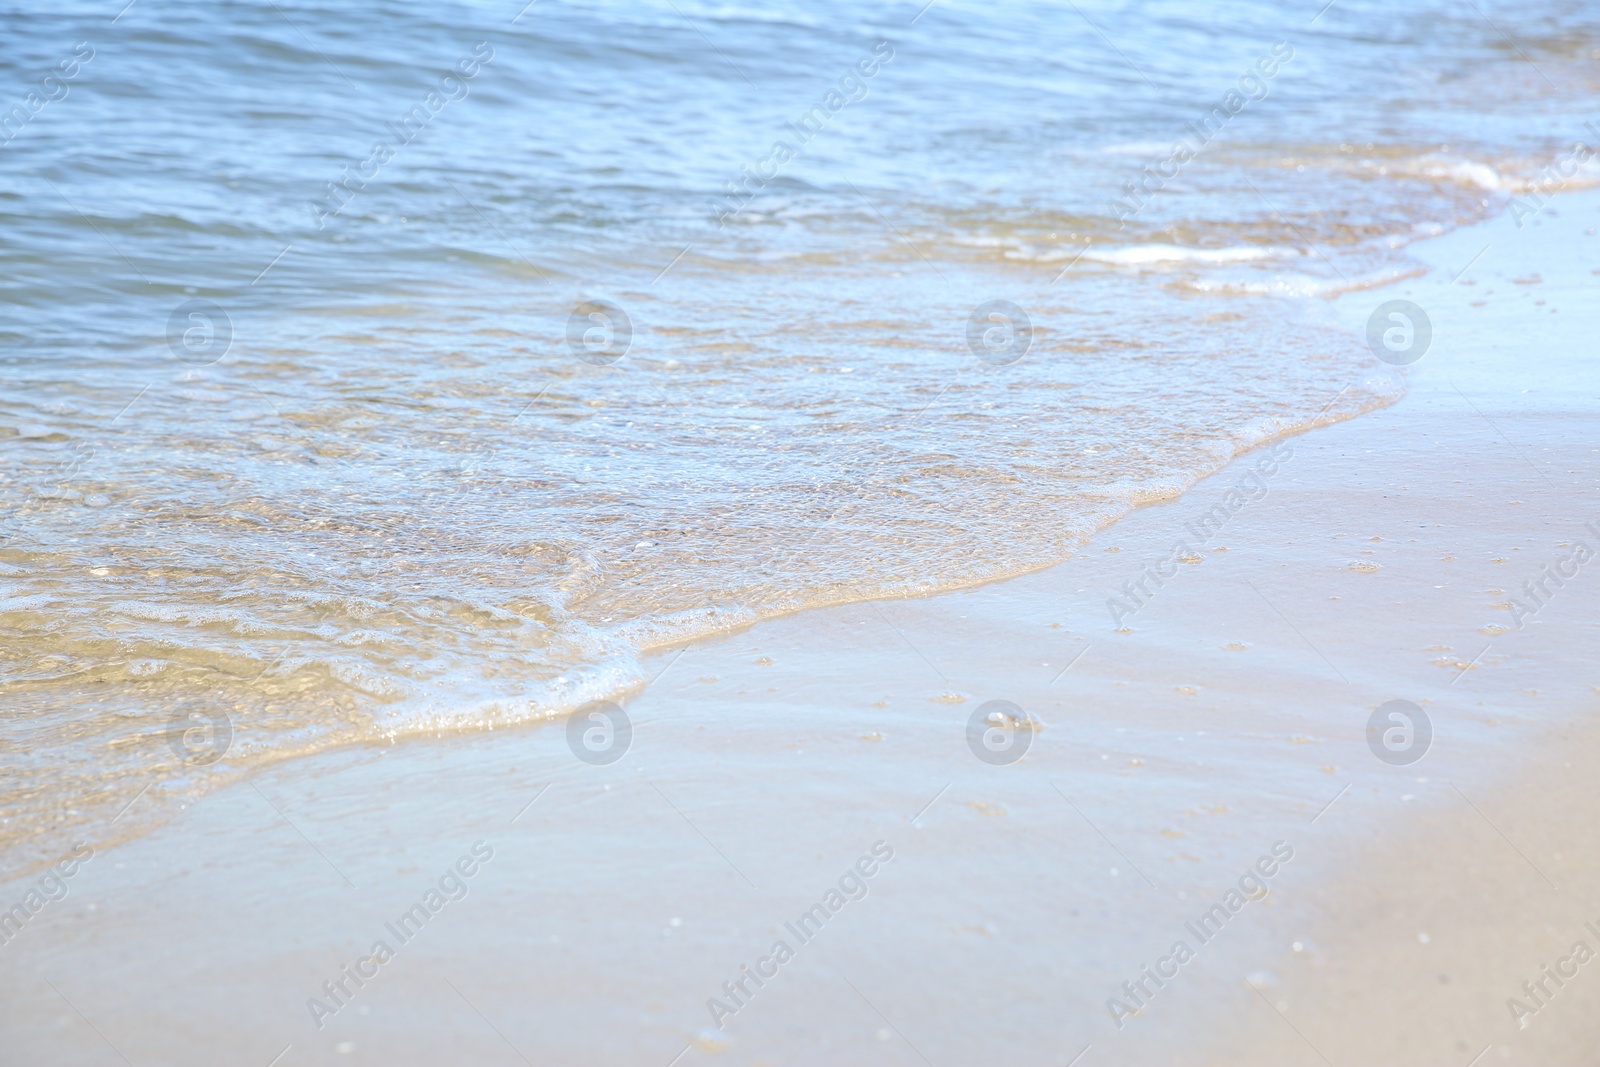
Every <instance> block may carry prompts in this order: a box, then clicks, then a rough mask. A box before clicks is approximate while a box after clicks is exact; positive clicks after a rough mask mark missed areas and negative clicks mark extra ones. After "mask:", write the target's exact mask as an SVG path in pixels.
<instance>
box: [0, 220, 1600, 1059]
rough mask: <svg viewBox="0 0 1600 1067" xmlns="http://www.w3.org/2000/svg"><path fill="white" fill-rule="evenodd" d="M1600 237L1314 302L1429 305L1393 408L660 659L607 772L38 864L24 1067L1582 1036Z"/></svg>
mask: <svg viewBox="0 0 1600 1067" xmlns="http://www.w3.org/2000/svg"><path fill="white" fill-rule="evenodd" d="M1597 223H1600V196H1596V195H1593V194H1576V193H1575V194H1570V195H1567V196H1563V197H1560V198H1558V199H1557V201H1556V202H1555V204H1554V205H1552V207H1551V208H1550V209H1548V210H1546V211H1545V212H1544V213H1542V214H1541V215H1540V216H1538V217H1537V218H1536V219H1534V220H1531V221H1529V222H1528V223H1527V224H1526V225H1525V226H1524V227H1522V228H1520V229H1519V228H1517V227H1516V226H1514V225H1513V224H1512V222H1511V220H1509V219H1501V220H1498V221H1496V222H1494V223H1491V224H1488V225H1486V226H1481V227H1477V228H1475V229H1471V230H1464V231H1461V232H1458V233H1456V234H1453V235H1451V236H1449V237H1446V238H1443V239H1440V240H1437V241H1434V242H1431V243H1430V244H1428V245H1426V246H1423V247H1421V248H1420V249H1418V252H1419V254H1420V255H1422V256H1423V257H1424V258H1425V259H1426V260H1427V261H1428V262H1429V263H1430V264H1431V265H1432V267H1433V268H1434V269H1433V270H1432V272H1431V273H1430V274H1429V275H1428V276H1427V277H1425V278H1421V279H1416V280H1413V281H1410V282H1406V283H1403V284H1401V285H1398V286H1394V287H1391V288H1389V289H1384V290H1378V291H1375V292H1357V293H1353V294H1350V295H1347V296H1345V297H1343V298H1341V299H1340V300H1339V301H1338V302H1336V303H1335V304H1333V305H1330V308H1329V314H1330V316H1332V317H1334V318H1335V319H1337V320H1338V321H1341V322H1343V323H1344V324H1345V325H1346V326H1347V327H1348V328H1349V330H1350V331H1351V334H1352V336H1356V335H1359V334H1362V333H1364V331H1365V325H1366V319H1367V317H1368V315H1369V314H1370V313H1371V311H1372V310H1373V309H1374V308H1375V307H1377V306H1378V305H1379V304H1380V303H1382V302H1384V301H1387V300H1390V299H1408V300H1412V301H1414V302H1416V303H1417V304H1419V305H1421V306H1423V307H1424V308H1425V309H1426V311H1427V313H1428V315H1429V317H1430V318H1431V321H1432V324H1433V330H1434V338H1433V342H1432V347H1431V349H1430V351H1429V352H1428V354H1427V355H1426V356H1425V357H1424V358H1423V359H1422V360H1421V361H1420V362H1418V363H1416V364H1415V365H1413V366H1411V367H1410V368H1409V369H1408V371H1407V372H1406V373H1407V375H1408V378H1409V387H1410V392H1409V393H1408V395H1407V396H1406V398H1405V399H1404V400H1402V401H1401V402H1400V403H1399V404H1397V405H1396V406H1394V407H1392V408H1389V409H1386V410H1383V411H1380V412H1377V413H1374V414H1370V415H1367V416H1364V417H1361V418H1359V419H1357V420H1354V421H1352V422H1349V423H1344V424H1340V425H1336V426H1331V427H1327V428H1323V429H1319V430H1316V431H1314V432H1311V433H1308V434H1305V435H1303V436H1299V437H1296V438H1292V439H1288V440H1285V441H1280V442H1278V443H1277V444H1276V445H1275V446H1269V447H1268V448H1264V449H1262V450H1258V451H1257V452H1254V453H1251V454H1249V455H1246V456H1244V457H1241V458H1240V459H1239V460H1238V461H1237V462H1236V463H1234V464H1233V465H1232V466H1231V467H1230V468H1228V469H1227V470H1225V471H1223V472H1222V473H1220V474H1218V475H1217V476H1215V477H1213V478H1211V479H1209V480H1207V481H1206V482H1205V483H1203V484H1202V485H1200V486H1199V487H1198V488H1196V489H1195V490H1194V491H1193V492H1190V493H1188V494H1186V495H1184V496H1183V497H1182V498H1180V499H1178V500H1176V501H1174V502H1172V503H1169V504H1164V505H1161V506H1157V507H1150V508H1146V509H1144V510H1141V511H1139V512H1137V513H1135V514H1134V515H1133V516H1131V517H1129V518H1128V519H1126V520H1124V521H1123V522H1121V523H1118V524H1117V525H1115V526H1114V527H1112V528H1110V529H1109V530H1106V531H1104V532H1103V533H1102V534H1101V535H1099V536H1097V537H1096V538H1095V539H1094V540H1093V541H1091V542H1090V543H1089V544H1088V545H1087V546H1086V547H1085V549H1084V550H1083V552H1082V553H1081V554H1080V555H1079V556H1078V557H1077V558H1075V559H1073V560H1072V561H1070V562H1069V563H1066V564H1063V565H1061V566H1058V567H1055V568H1053V569H1051V570H1048V571H1045V572H1042V573H1039V574H1035V575H1031V576H1028V577H1024V578H1020V579H1015V580H1012V581H1008V582H1004V583H998V584H995V585H990V586H986V587H983V588H979V589H975V590H971V591H967V592H962V593H957V594H949V595H944V596H939V597H934V598H930V599H924V600H908V601H895V602H882V603H873V604H858V605H853V606H848V607H841V608H830V609H826V610H819V611H813V612H808V613H803V614H800V615H796V616H793V617H789V618H784V619H779V620H776V621H772V622H766V623H762V624H760V625H758V626H755V627H753V628H750V629H748V630H745V631H742V632H738V633H732V634H728V635H726V636H723V637H720V638H716V639H712V640H706V641H701V642H698V643H696V644H693V645H690V646H688V647H684V648H677V647H675V648H672V649H668V650H664V651H663V652H661V653H660V654H659V655H658V656H657V657H656V659H655V662H654V671H655V672H656V676H655V680H654V681H653V682H652V684H650V685H649V686H648V687H647V688H646V689H644V690H643V691H642V692H640V693H638V694H636V695H635V696H633V697H632V698H631V699H630V700H628V701H626V702H625V711H626V714H627V716H628V717H629V720H630V722H631V730H632V734H631V740H630V743H629V748H628V751H627V753H626V755H624V756H623V757H622V758H620V759H619V760H617V761H615V762H611V763H599V764H594V763H586V762H582V761H580V760H578V759H576V758H574V750H573V749H571V748H569V744H568V737H569V735H568V731H567V729H566V727H565V726H564V725H563V724H560V723H555V724H550V725H548V726H544V727H532V728H524V729H516V730H511V731H500V732H496V733H492V734H486V735H481V736H477V737H469V738H454V739H445V740H440V741H436V742H411V743H406V744H401V745H396V746H393V747H389V748H351V749H345V750H342V751H338V752H334V753H330V754H326V755H323V756H319V757H316V758H313V759H308V760H304V761H300V762H295V763H290V764H286V765H283V766H279V767H276V768H273V769H269V770H267V771H264V772H262V773H260V774H258V775H256V776H255V777H254V778H252V779H250V780H249V781H247V782H245V783H243V784H240V785H237V786H235V787H231V788H229V789H226V790H223V791H220V792H218V793H217V794H215V795H212V796H209V797H207V798H205V799H203V800H201V801H199V802H197V803H195V804H194V805H193V806H192V807H190V808H189V809H188V810H186V811H184V812H182V813H181V814H180V815H179V816H177V817H175V818H174V819H173V820H172V821H171V822H170V823H169V824H168V825H166V826H165V827H164V828H162V829H161V830H159V831H157V832H156V833H154V834H152V835H150V836H148V837H145V838H143V839H140V840H136V841H133V842H130V843H126V844H121V845H118V846H116V847H106V848H101V849H99V850H97V851H96V852H95V853H94V855H93V856H92V858H90V859H89V860H88V861H87V862H80V863H79V864H78V865H77V866H76V867H75V868H74V871H73V874H72V876H71V877H70V878H67V877H62V878H61V879H60V880H59V886H61V887H63V888H62V889H57V888H56V886H57V884H58V883H55V882H52V883H50V884H49V885H42V884H41V881H40V880H41V876H38V875H35V876H33V877H32V878H30V879H27V880H25V881H22V882H17V883H14V884H9V885H7V886H6V887H4V889H5V893H6V897H5V900H7V901H10V900H13V899H15V900H23V899H24V898H25V894H27V893H28V892H30V891H32V890H37V891H38V892H40V893H41V894H42V896H41V898H38V899H43V897H48V896H54V895H59V893H60V892H63V891H64V892H65V893H66V895H65V897H64V898H63V899H59V900H55V901H49V902H46V903H43V905H42V907H40V909H39V910H38V911H37V913H36V914H31V915H30V916H29V917H28V919H27V922H26V924H25V925H24V926H23V927H22V928H21V929H20V930H19V931H17V932H16V933H15V934H14V935H13V936H11V937H10V939H9V941H8V943H6V944H4V945H3V946H0V958H3V961H4V968H3V971H0V973H3V978H0V990H3V993H4V997H3V999H0V1005H3V1006H0V1018H3V1025H4V1029H5V1032H6V1034H7V1039H6V1043H7V1045H8V1055H7V1062H15V1063H23V1064H55V1063H67V1062H71V1063H100V1062H105V1063H112V1062H119V1060H118V1057H119V1056H121V1057H122V1058H123V1059H126V1060H127V1061H128V1062H132V1063H157V1062H159V1063H173V1064H191V1063H192V1064H214V1063H224V1062H228V1063H247V1064H248V1063H256V1064H267V1063H269V1062H272V1063H278V1064H283V1065H285V1067H289V1065H294V1064H315V1063H330V1064H332V1063H371V1064H413V1063H415V1064H422V1063H484V1064H490V1063H508V1064H509V1063H517V1062H530V1063H533V1062H536V1063H541V1064H542V1063H572V1064H646V1065H649V1064H658V1065H661V1067H667V1065H669V1064H678V1065H683V1067H688V1065H692V1064H699V1063H714V1062H720V1063H727V1064H829V1065H834V1064H856V1063H860V1064H868V1063H870V1064H893V1063H905V1064H913V1063H927V1064H934V1065H938V1067H944V1065H946V1064H950V1065H954V1064H963V1063H1005V1064H1035V1063H1036V1064H1056V1065H1061V1064H1068V1063H1073V1064H1077V1065H1079V1067H1094V1065H1096V1064H1146V1063H1148V1064H1196V1065H1198V1064H1263V1065H1265V1064H1273V1065H1282V1064H1302V1063H1303V1064H1319V1063H1330V1064H1336V1065H1345V1064H1374V1063H1389V1064H1408V1065H1412V1064H1416V1065H1421V1064H1440V1065H1453V1067H1465V1065H1467V1064H1469V1063H1476V1064H1485V1063H1524V1064H1541V1065H1552V1064H1567V1063H1571V1064H1579V1063H1590V1062H1592V1061H1593V1058H1594V1055H1595V1051H1596V1046H1597V1043H1600V1010H1597V1009H1600V964H1595V963H1592V962H1591V961H1590V960H1589V959H1588V957H1587V956H1585V955H1584V953H1583V952H1579V951H1577V950H1576V949H1575V946H1576V945H1577V944H1579V943H1583V944H1585V945H1586V946H1587V948H1588V949H1589V950H1592V951H1600V934H1597V933H1596V932H1595V930H1596V929H1600V895H1597V894H1595V892H1594V888H1595V886H1596V885H1597V880H1600V853H1597V851H1596V849H1595V848H1594V845H1595V836H1596V835H1595V831H1594V830H1593V827H1594V825H1595V822H1596V815H1597V814H1600V799H1597V798H1596V795H1595V792H1594V790H1593V788H1592V781H1593V775H1592V770H1591V768H1592V767H1593V766H1594V765H1595V760H1596V759H1597V757H1600V728H1597V725H1600V724H1597V723H1596V722H1595V719H1596V711H1597V710H1600V697H1597V695H1596V694H1597V686H1600V677H1597V668H1596V663H1597V660H1596V659H1595V657H1594V655H1593V649H1594V647H1595V638H1596V636H1597V627H1600V621H1597V620H1600V616H1597V611H1596V609H1597V608H1600V577H1596V575H1595V574H1592V573H1591V567H1590V566H1584V565H1581V564H1580V563H1579V562H1578V559H1577V558H1578V556H1579V555H1580V554H1581V553H1579V551H1578V546H1579V545H1580V544H1581V545H1585V546H1586V547H1587V548H1588V549H1591V550H1600V536H1597V535H1596V534H1595V533H1594V532H1593V531H1592V530H1591V529H1590V528H1589V526H1588V524H1595V525H1596V526H1600V499H1597V497H1596V494H1595V477H1596V471H1597V462H1596V456H1597V452H1600V429H1597V428H1600V422H1597V420H1596V413H1597V408H1600V373H1597V371H1600V368H1597V357H1596V354H1595V351H1594V340H1593V339H1594V337H1595V336H1596V332H1597V327H1600V310H1597V305H1596V304H1595V302H1594V301H1593V298H1592V292H1593V288H1594V275H1595V273H1596V272H1597V271H1600V240H1597V239H1596V238H1595V237H1594V236H1593V230H1594V227H1595V226H1596V224H1597ZM1485 249H1486V250H1485ZM1458 275H1459V277H1458ZM1352 343H1357V342H1355V341H1353V342H1352ZM1274 448H1275V450H1274ZM1264 461H1265V464H1266V465H1264ZM1269 465H1270V467H1271V469H1270V471H1269V470H1268V469H1267V467H1268V466H1269ZM1252 472H1254V473H1252ZM1230 494H1234V495H1231V496H1230ZM1218 506H1221V507H1222V509H1223V513H1225V520H1219V519H1216V518H1215V516H1216V515H1217V512H1215V511H1214V510H1213V509H1215V508H1216V507H1218ZM1208 515H1211V516H1213V519H1212V520H1210V521H1211V522H1212V526H1213V528H1212V529H1210V530H1206V529H1205V528H1204V526H1203V524H1204V523H1206V522H1207V521H1208V520H1207V519H1206V516H1208ZM1196 524H1202V525H1196ZM1186 530H1187V531H1188V533H1187V534H1186V533H1185V531H1186ZM1197 531H1199V532H1205V533H1209V536H1199V535H1198V534H1197ZM1185 539H1186V540H1188V542H1189V543H1188V544H1187V545H1186V546H1185V547H1186V550H1185V551H1181V552H1175V551H1174V545H1175V543H1176V542H1178V541H1179V540H1185ZM1195 542H1199V543H1195ZM1585 558H1587V557H1585ZM1147 565H1149V566H1150V567H1151V568H1152V569H1153V570H1154V571H1155V572H1156V573H1157V574H1158V576H1160V582H1159V584H1158V583H1157V581H1156V580H1155V579H1152V578H1150V577H1148V576H1146V571H1145V568H1146V566H1147ZM1547 567H1549V568H1552V569H1553V570H1554V571H1555V572H1557V573H1558V574H1564V575H1566V577H1564V578H1562V580H1561V581H1560V582H1559V583H1555V582H1552V581H1551V580H1550V579H1549V577H1548V573H1549V572H1547V571H1546V568H1547ZM1141 578H1143V585H1142V587H1141V585H1140V581H1141ZM1541 581H1542V582H1543V584H1542V585H1539V584H1537V583H1540V582H1541ZM1525 583H1535V584H1533V585H1531V586H1528V585H1525ZM1536 591H1537V595H1536ZM1135 593H1137V594H1138V601H1139V602H1137V603H1135V602H1134V601H1133V600H1131V599H1128V598H1130V597H1131V596H1133V595H1134V594H1135ZM1119 596H1120V597H1122V599H1121V600H1120V601H1117V600H1116V598H1117V597H1119ZM1108 601H1110V602H1113V603H1118V602H1119V603H1120V604H1121V605H1122V607H1121V608H1120V609H1116V610H1113V608H1112V607H1111V606H1110V605H1109V604H1108ZM1130 605H1131V606H1132V607H1136V608H1137V610H1136V611H1130V610H1129V608H1130ZM997 700H999V701H1007V702H1010V704H1011V705H1014V706H1015V708H1016V709H1018V713H1020V714H1021V715H1022V716H1024V717H1025V719H1026V720H1027V721H1028V722H1030V723H1031V724H1032V726H1033V728H1030V729H1024V730H1020V731H1019V730H1013V731H1010V733H1009V734H1007V733H1006V732H1005V731H1004V730H1002V732H1001V733H999V734H992V735H990V736H989V740H990V741H991V742H993V743H994V744H995V745H996V746H998V747H994V748H988V747H985V745H984V731H985V730H986V729H987V726H988V725H996V724H997V725H999V726H1001V727H1004V726H1005V725H1006V722H1005V721H1004V720H1003V719H1002V720H997V721H996V722H994V723H990V722H987V720H984V721H980V723H979V724H978V726H977V727H973V726H972V725H971V720H972V718H973V715H974V712H975V711H977V710H978V709H979V708H980V707H983V706H985V705H986V704H988V702H990V701H997ZM1395 700H1403V701H1409V702H1412V703H1413V704H1414V705H1416V706H1417V707H1419V708H1421V709H1423V711H1424V712H1425V714H1426V716H1427V718H1428V720H1429V722H1430V724H1431V733H1432V739H1431V743H1430V744H1429V747H1428V749H1427V752H1426V754H1425V755H1423V756H1422V757H1421V759H1420V760H1418V761H1416V762H1414V763H1410V764H1399V763H1393V762H1385V761H1384V760H1382V759H1380V758H1379V757H1378V755H1376V754H1375V751H1374V750H1373V748H1371V747H1370V746H1369V743H1368V722H1369V718H1370V717H1371V716H1372V715H1373V713H1374V712H1375V711H1376V710H1377V709H1379V707H1380V706H1381V705H1384V704H1386V703H1388V702H1390V701H1395ZM996 711H1003V709H1000V708H996V707H991V708H988V709H986V710H985V712H984V714H985V715H988V714H990V713H993V712H996ZM581 726H582V724H580V734H579V741H580V743H581ZM614 737H615V734H613V738H614ZM969 738H970V739H971V740H970V742H969ZM1023 743H1025V744H1026V752H1025V755H1023V756H1022V757H1021V758H1020V759H1017V760H1015V761H1014V762H1007V760H1008V758H1009V756H1010V755H1011V754H1012V752H1013V751H1014V750H1013V749H1008V748H1006V747H1005V746H1006V745H1008V744H1009V745H1021V744H1023ZM1380 748H1381V745H1380ZM984 756H987V757H988V758H983V757H984ZM110 836H111V833H110V830H109V828H108V832H107V834H106V835H105V838H106V839H109V838H110ZM95 840H96V839H90V842H89V843H90V844H91V845H92V844H94V842H95ZM1263 893H1264V896H1263ZM1218 905H1220V908H1218V907H1217V906H1218ZM1208 916H1209V920H1208ZM1586 924H1593V927H1591V926H1590V925H1586ZM780 944H781V945H782V946H783V950H782V951H780V950H779V949H778V946H779V945H780ZM1179 944H1182V945H1183V946H1184V951H1181V952H1180V951H1178V950H1177V946H1178V945H1179ZM380 945H381V946H382V948H381V950H380V948H379V946H380ZM1580 956H1583V957H1584V958H1583V959H1579V957H1580ZM1546 966H1548V967H1549V968H1551V972H1549V973H1557V975H1558V979H1559V980H1552V979H1551V978H1550V977H1548V976H1547V972H1546V971H1545V970H1544V968H1545V967H1546ZM1147 968H1148V970H1147ZM752 971H754V972H756V973H757V974H758V975H765V976H766V977H764V978H762V979H760V981H759V982H758V981H757V979H753V978H750V977H749V975H750V973H751V972H752ZM352 974H355V975H357V976H365V977H362V978H361V979H360V981H359V982H358V981H357V980H356V979H354V978H352V977H351V975H352ZM1560 974H1565V975H1566V977H1564V978H1560V977H1559V975H1560ZM1162 976H1165V977H1162ZM1524 983H1527V984H1526V985H1525V984H1524ZM1518 1005H1521V1006H1522V1007H1524V1008H1526V1009H1527V1010H1526V1011H1519V1010H1517V1008H1518ZM274 1057H278V1058H277V1059H274Z"/></svg>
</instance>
